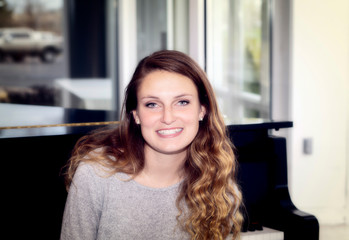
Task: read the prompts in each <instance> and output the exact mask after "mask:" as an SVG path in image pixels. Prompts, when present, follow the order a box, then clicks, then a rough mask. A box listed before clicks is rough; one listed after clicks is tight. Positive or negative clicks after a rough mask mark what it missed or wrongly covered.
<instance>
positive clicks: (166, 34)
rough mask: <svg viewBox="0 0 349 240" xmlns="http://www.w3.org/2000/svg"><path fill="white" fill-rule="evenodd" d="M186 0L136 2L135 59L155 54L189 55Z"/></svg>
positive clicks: (187, 2)
mask: <svg viewBox="0 0 349 240" xmlns="http://www.w3.org/2000/svg"><path fill="white" fill-rule="evenodd" d="M188 9H189V0H167V1H164V0H137V58H138V60H140V59H142V58H143V57H145V56H147V55H149V54H151V53H152V52H154V51H158V50H163V49H175V50H178V51H182V52H185V53H188V51H189V50H188V45H189V33H188V31H189V30H188V29H189V16H188Z"/></svg>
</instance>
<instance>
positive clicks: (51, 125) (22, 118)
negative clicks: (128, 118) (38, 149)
mask: <svg viewBox="0 0 349 240" xmlns="http://www.w3.org/2000/svg"><path fill="white" fill-rule="evenodd" d="M0 116H1V117H0V138H12V137H29V136H48V135H62V134H70V133H84V132H85V133H86V132H88V131H89V130H92V129H93V128H96V127H97V126H101V125H110V124H117V123H118V122H117V119H118V118H117V113H116V112H114V111H103V110H83V109H66V108H62V107H52V106H37V105H22V104H8V103H0Z"/></svg>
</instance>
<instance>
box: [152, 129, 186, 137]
mask: <svg viewBox="0 0 349 240" xmlns="http://www.w3.org/2000/svg"><path fill="white" fill-rule="evenodd" d="M182 130H183V129H182V128H175V129H169V130H159V131H158V133H160V134H161V135H171V134H175V133H178V132H180V131H182Z"/></svg>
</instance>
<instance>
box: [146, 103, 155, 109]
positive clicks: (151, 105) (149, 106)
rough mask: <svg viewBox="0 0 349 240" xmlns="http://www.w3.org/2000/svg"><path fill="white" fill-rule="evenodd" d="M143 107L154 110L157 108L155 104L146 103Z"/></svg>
mask: <svg viewBox="0 0 349 240" xmlns="http://www.w3.org/2000/svg"><path fill="white" fill-rule="evenodd" d="M145 106H146V107H148V108H155V107H156V106H157V104H156V103H147V104H145Z"/></svg>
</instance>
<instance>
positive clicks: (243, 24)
mask: <svg viewBox="0 0 349 240" xmlns="http://www.w3.org/2000/svg"><path fill="white" fill-rule="evenodd" d="M207 73H208V76H209V79H210V80H211V81H212V84H213V86H214V89H215V92H216V95H217V98H218V101H219V104H220V107H221V110H222V111H223V113H224V116H225V120H226V122H227V123H232V122H236V121H242V120H244V119H246V118H269V99H270V97H269V95H270V93H269V84H270V80H269V79H270V76H269V1H268V0H221V1H213V0H207Z"/></svg>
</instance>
